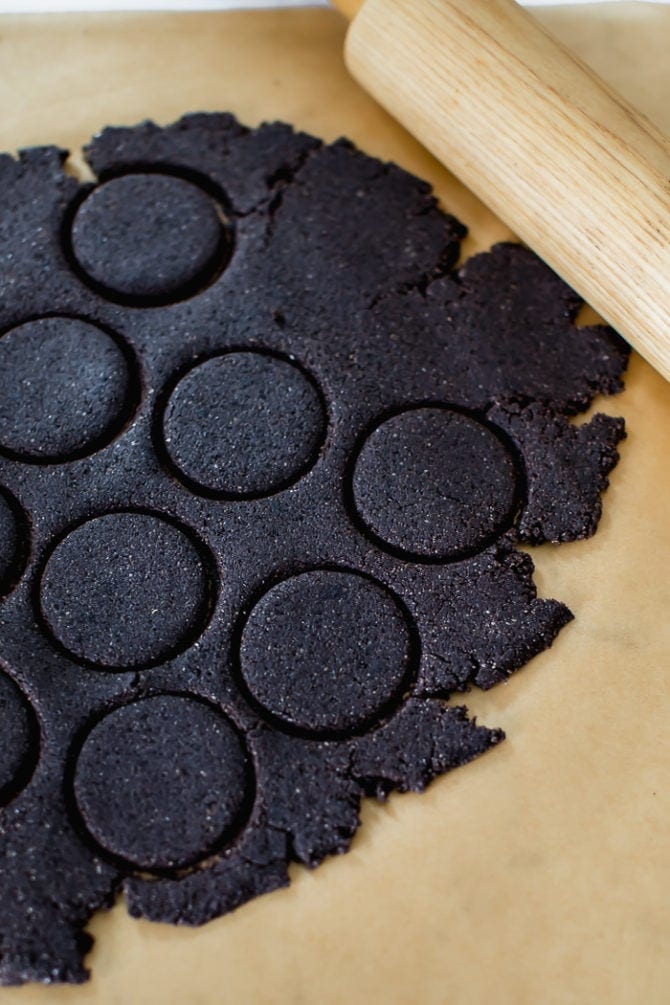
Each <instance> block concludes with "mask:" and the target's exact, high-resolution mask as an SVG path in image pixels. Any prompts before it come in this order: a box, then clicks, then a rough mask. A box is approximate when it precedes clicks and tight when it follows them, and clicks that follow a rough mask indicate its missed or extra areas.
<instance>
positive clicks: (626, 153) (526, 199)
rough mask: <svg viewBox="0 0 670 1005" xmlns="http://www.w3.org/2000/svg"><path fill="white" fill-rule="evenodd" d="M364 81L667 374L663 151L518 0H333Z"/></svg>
mask: <svg viewBox="0 0 670 1005" xmlns="http://www.w3.org/2000/svg"><path fill="white" fill-rule="evenodd" d="M337 6H339V7H340V8H341V9H342V10H343V12H344V13H346V14H348V15H350V16H351V15H352V14H355V12H356V9H357V8H359V7H360V10H359V11H358V13H357V14H356V16H355V18H354V21H353V23H352V26H351V28H350V30H349V33H348V36H347V46H346V57H347V64H348V66H349V68H350V70H351V72H352V73H353V74H354V76H355V77H356V78H357V79H358V80H359V82H360V83H362V84H363V86H364V87H365V88H366V89H367V90H368V91H369V92H370V93H371V94H372V95H373V96H374V97H375V98H376V99H377V100H378V101H379V102H380V104H382V105H384V107H385V108H386V109H387V110H388V111H390V112H391V113H392V114H393V115H394V116H395V117H396V118H397V119H398V120H399V121H400V122H402V124H403V125H405V126H406V127H407V128H408V129H409V130H410V131H411V132H412V133H413V134H414V135H415V136H416V137H417V138H418V139H420V140H421V142H422V143H424V144H425V146H426V147H428V149H429V150H430V151H431V152H432V153H434V154H435V155H436V156H437V157H438V158H439V159H440V160H441V161H442V162H443V163H444V164H445V165H446V166H447V167H449V168H450V169H451V170H452V171H454V173H455V174H457V175H458V176H459V177H460V178H461V179H462V180H463V181H465V182H466V184H467V185H468V186H469V187H470V188H472V190H473V191H474V192H475V193H476V194H477V195H478V196H479V197H480V198H481V199H482V200H483V201H484V202H486V204H487V205H488V206H490V208H491V209H493V210H494V212H495V213H496V214H497V215H498V216H500V217H501V219H503V220H504V221H505V222H506V223H507V224H508V225H509V226H510V227H512V228H513V229H514V230H515V231H516V232H517V233H518V234H519V236H520V237H521V238H522V239H523V240H524V241H525V242H526V243H527V244H529V245H530V247H532V248H533V249H534V250H535V251H536V252H537V253H538V254H539V255H540V256H541V257H542V258H544V259H545V260H546V261H547V262H548V263H549V264H550V265H551V266H552V268H554V269H555V270H556V271H557V272H558V273H559V274H560V275H562V276H563V277H564V278H565V279H566V280H567V281H568V282H569V283H570V284H571V285H572V286H574V287H575V289H577V290H578V291H579V292H580V293H581V294H582V296H583V297H584V298H585V299H586V300H587V301H588V302H589V303H590V304H591V305H592V306H593V307H595V309H596V310H597V311H598V312H599V313H600V314H602V315H603V317H605V318H606V319H607V320H608V321H609V322H610V323H611V324H612V325H613V326H614V327H615V328H616V329H617V330H618V331H620V332H621V334H622V335H623V336H624V337H625V338H626V339H628V340H629V341H630V342H631V343H632V344H633V345H634V346H635V347H636V348H637V349H638V350H639V351H640V352H641V353H642V354H643V355H644V356H645V357H646V358H647V359H648V360H649V362H651V363H652V365H653V366H655V367H656V368H657V369H658V370H659V371H660V372H661V373H662V374H664V376H666V377H668V378H670V143H668V140H667V139H666V138H665V137H664V136H663V135H662V134H661V133H660V132H659V131H658V130H657V129H656V128H655V127H654V126H652V124H651V123H650V122H648V121H647V120H646V119H645V118H644V117H643V116H642V115H641V114H640V113H638V112H636V111H635V110H634V109H633V108H632V107H631V106H630V105H628V104H627V103H626V102H625V101H624V100H623V99H622V98H621V97H620V96H619V95H617V94H616V93H615V92H614V91H613V90H611V89H610V88H609V87H608V86H607V85H606V84H605V83H603V82H602V81H601V80H600V79H599V78H598V77H597V76H596V75H595V74H594V73H593V72H592V71H591V70H590V69H588V67H586V66H585V65H584V64H583V63H581V62H580V61H579V60H578V59H577V58H576V57H575V56H574V55H572V54H570V53H569V52H568V51H567V50H566V49H565V48H564V47H563V46H561V45H560V44H559V43H558V42H556V41H555V40H554V39H553V38H552V37H551V36H550V35H549V34H548V33H547V32H546V31H545V29H544V28H543V27H542V26H541V25H540V24H539V23H538V22H536V21H535V20H534V19H533V18H532V17H530V16H529V15H528V14H527V13H526V12H525V11H523V10H522V9H521V8H520V7H519V6H518V5H517V4H516V3H513V2H512V0H366V2H365V3H364V4H362V6H361V3H360V0H338V3H337Z"/></svg>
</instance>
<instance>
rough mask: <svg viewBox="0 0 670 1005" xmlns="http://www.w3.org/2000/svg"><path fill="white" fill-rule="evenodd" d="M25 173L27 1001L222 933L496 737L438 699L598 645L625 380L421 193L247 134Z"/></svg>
mask: <svg viewBox="0 0 670 1005" xmlns="http://www.w3.org/2000/svg"><path fill="white" fill-rule="evenodd" d="M65 156H66V155H65V153H64V152H63V151H60V150H58V149H56V148H54V147H43V148H36V149H31V150H26V151H23V152H21V154H20V155H19V157H18V158H17V159H15V158H13V157H11V156H3V157H0V181H1V183H2V191H3V196H4V198H3V205H2V209H1V210H0V263H1V267H0V597H2V598H3V599H2V601H1V603H2V608H1V610H0V614H1V617H0V804H1V805H0V888H1V889H2V898H1V902H0V980H1V981H2V982H4V983H8V984H12V983H21V982H23V981H29V980H33V981H45V982H52V981H71V982H80V981H83V980H85V979H86V978H87V976H88V974H87V971H86V969H85V968H84V965H83V957H84V954H85V953H86V952H87V950H88V949H89V947H90V941H91V940H90V937H89V936H88V935H87V934H86V933H85V932H84V927H85V925H86V923H87V921H88V919H89V918H90V916H91V914H92V913H93V912H94V911H95V910H97V909H99V908H101V907H107V906H109V905H110V904H111V903H112V902H113V901H114V899H115V897H116V895H117V894H118V892H119V891H120V890H122V891H123V893H124V895H125V898H126V901H127V904H128V908H129V910H130V912H131V913H132V914H133V915H135V916H142V917H145V918H150V919H155V920H162V921H171V922H176V923H187V924H196V925H197V924H202V923H203V922H205V921H207V920H208V919H210V918H213V917H216V916H217V915H219V914H222V913H224V912H225V911H229V910H232V909H233V908H235V907H237V906H239V905H240V904H242V903H244V901H246V900H249V899H250V898H251V897H254V896H256V895H258V894H261V893H264V892H267V891H269V890H272V889H275V888H276V887H279V886H282V885H285V884H286V883H287V882H288V873H287V867H288V864H289V862H291V861H297V862H302V863H304V864H306V865H308V866H315V865H318V863H319V862H321V861H322V860H323V859H324V858H325V857H326V856H328V855H332V854H335V853H338V852H343V851H345V850H346V849H347V848H348V847H349V844H350V841H351V839H352V837H353V835H354V833H355V831H356V829H357V827H358V823H359V817H358V811H359V805H360V802H361V799H362V798H363V797H364V796H366V795H376V796H378V797H379V798H383V797H385V796H386V794H387V793H389V792H390V791H392V790H394V789H395V790H398V791H407V790H409V789H414V790H420V789H423V788H424V787H425V786H426V785H427V784H428V783H429V782H430V781H431V779H433V778H434V777H435V776H436V775H438V774H441V773H443V772H445V771H448V770H450V769H452V768H455V767H457V766H459V765H462V764H465V763H466V762H467V761H469V760H471V759H472V758H474V757H477V756H478V755H479V754H482V753H483V752H485V751H486V750H487V749H488V748H490V747H491V746H493V745H495V744H497V743H498V742H499V741H500V740H502V738H503V736H502V733H501V731H500V730H497V729H490V728H487V727H484V726H480V725H477V724H475V723H474V722H473V721H471V720H469V719H468V717H467V713H466V710H465V709H464V708H462V707H456V706H454V705H452V704H447V703H446V699H448V698H450V697H453V696H454V695H457V694H458V693H459V692H466V691H467V690H468V689H469V688H471V687H473V686H476V687H481V688H489V687H492V686H494V685H496V684H497V683H499V682H500V681H503V680H505V679H506V678H507V677H508V676H509V675H510V674H511V673H513V672H514V671H515V670H517V669H518V668H519V667H521V666H522V665H523V664H524V663H526V662H527V661H528V660H529V659H531V658H532V657H533V656H534V655H536V654H537V653H539V652H541V651H542V650H543V649H546V648H547V647H548V646H549V645H551V642H552V640H553V639H554V638H555V636H556V634H557V633H558V632H559V631H560V629H561V628H562V626H563V625H565V624H566V622H567V621H568V620H569V619H570V618H571V613H570V612H569V611H568V609H567V608H566V607H565V605H563V604H562V603H560V602H559V601H555V600H542V599H538V598H537V596H536V591H535V587H534V584H533V580H532V575H533V564H532V561H531V559H530V557H529V556H528V555H526V554H525V553H523V552H522V551H520V550H519V549H518V547H517V546H518V544H519V542H530V543H539V542H542V541H570V540H576V539H577V538H580V537H584V536H587V535H589V534H591V533H593V532H594V531H595V529H596V525H597V522H598V517H599V515H600V505H601V504H600V493H601V491H602V490H603V489H604V488H605V486H606V485H607V475H608V473H609V471H610V470H611V469H612V467H613V466H614V464H615V463H616V461H617V451H616V446H617V443H618V441H619V440H620V439H621V438H622V436H623V424H622V422H621V421H620V420H617V419H611V418H608V417H606V416H602V415H600V416H596V417H595V418H593V419H591V420H590V421H588V422H586V423H584V424H582V425H579V426H577V425H574V424H572V423H571V422H570V421H569V420H570V416H571V415H574V414H575V413H576V412H578V411H580V410H582V409H585V408H586V407H587V406H588V405H589V403H590V402H591V401H592V399H593V398H594V396H595V395H596V394H597V393H600V392H604V393H613V392H616V391H618V390H620V388H621V376H622V374H623V371H624V370H625V366H626V361H627V355H628V350H627V348H626V346H625V345H624V344H623V343H622V342H621V341H620V340H619V338H618V337H617V336H616V335H615V334H614V333H613V332H612V331H610V330H609V329H607V328H605V327H591V328H583V327H578V326H577V325H576V324H575V318H576V315H577V311H578V309H579V307H580V301H579V298H578V297H577V296H576V295H575V294H574V293H573V292H572V291H571V290H570V289H568V287H566V286H565V284H564V283H562V282H561V280H560V279H558V277H556V276H555V275H553V274H552V273H551V272H550V271H549V270H548V269H547V268H546V266H544V265H543V264H542V263H541V262H540V261H539V260H538V259H537V258H535V257H534V256H533V255H532V254H531V253H530V252H528V251H527V250H524V249H523V248H521V247H518V246H516V245H512V244H504V245H498V246H497V247H495V248H493V249H491V251H490V252H488V253H486V254H481V255H477V256H475V257H474V258H472V259H470V261H468V262H466V264H465V265H464V266H463V267H462V268H456V262H457V260H458V256H459V251H460V242H461V239H462V238H463V236H464V234H465V229H464V227H463V226H462V224H460V223H459V222H458V221H457V220H455V219H454V218H453V217H451V216H448V215H446V214H445V213H444V212H442V210H440V209H439V208H438V206H437V205H436V203H435V200H434V198H433V196H432V195H431V192H430V189H429V186H428V185H426V184H425V183H424V182H422V181H420V180H419V179H417V178H414V177H412V176H411V175H408V174H407V173H405V172H404V171H402V170H401V169H400V168H398V167H396V166H395V165H392V164H383V163H381V162H380V161H378V160H374V159H372V158H370V157H366V156H365V155H364V154H362V153H361V152H360V151H358V150H356V149H355V148H354V147H353V146H352V145H351V144H350V143H348V142H347V141H345V140H340V141H338V142H337V143H334V144H330V145H325V144H322V143H321V142H320V141H319V140H317V139H315V138H314V137H311V136H307V135H305V134H303V133H297V132H294V131H293V130H292V129H291V128H290V127H289V126H286V125H282V124H272V125H263V126H261V127H260V128H258V129H247V128H245V127H244V126H242V125H240V124H239V123H238V122H237V121H236V120H235V119H234V118H233V117H232V116H230V115H192V116H187V117H186V118H184V119H181V120H180V121H179V122H177V123H175V124H174V125H173V126H169V127H167V128H160V127H158V126H156V125H154V124H153V123H143V124H141V125H139V126H137V127H135V128H123V129H106V130H104V131H103V132H102V133H101V134H100V135H98V136H97V137H96V138H95V139H94V140H92V142H91V144H90V145H89V146H88V148H87V149H86V157H87V159H88V163H89V165H90V167H91V169H92V171H93V173H94V175H95V178H96V181H95V182H94V183H86V184H83V183H80V182H79V181H77V180H76V179H75V178H74V177H73V176H72V175H71V174H69V173H67V172H65V171H64V169H63V162H64V159H65Z"/></svg>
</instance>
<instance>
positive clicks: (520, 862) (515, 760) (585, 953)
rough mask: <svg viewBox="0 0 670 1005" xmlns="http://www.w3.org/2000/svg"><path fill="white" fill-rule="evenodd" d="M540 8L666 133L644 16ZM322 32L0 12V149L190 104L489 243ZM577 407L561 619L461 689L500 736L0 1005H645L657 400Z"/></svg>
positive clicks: (655, 751) (241, 22)
mask: <svg viewBox="0 0 670 1005" xmlns="http://www.w3.org/2000/svg"><path fill="white" fill-rule="evenodd" d="M542 17H543V19H544V20H545V21H547V23H551V24H552V25H553V26H555V27H556V30H557V31H558V32H560V33H561V34H562V35H564V36H565V37H568V38H570V39H571V40H572V42H573V44H574V45H575V46H576V47H577V48H578V49H581V50H582V53H583V54H584V53H586V54H587V55H588V56H589V58H590V59H591V60H592V61H593V62H594V63H596V64H597V65H598V67H599V69H600V71H601V72H604V73H605V75H606V76H608V77H609V79H610V80H612V81H613V82H616V81H617V80H619V81H620V82H621V84H622V86H624V87H627V88H628V89H629V90H631V91H633V97H635V98H636V100H638V102H639V103H641V104H643V105H645V107H646V110H647V111H649V113H650V114H654V115H656V116H657V117H658V116H659V115H660V116H663V115H665V116H666V124H667V122H668V120H667V116H668V113H669V109H670V101H668V92H669V91H670V87H669V84H668V78H669V77H670V67H668V66H667V65H665V64H667V45H665V44H664V42H663V39H664V38H665V39H666V40H667V38H668V32H670V17H669V15H668V11H667V10H664V9H663V8H659V7H655V8H649V7H647V6H646V5H632V4H619V5H616V8H614V7H613V6H612V7H610V5H604V6H601V7H599V8H598V11H597V14H594V13H589V12H586V11H585V10H584V9H583V8H580V9H579V10H576V9H575V10H573V11H567V10H565V9H563V10H562V11H560V12H552V11H543V12H542ZM343 30H344V26H343V24H342V22H341V21H340V19H339V18H338V16H337V15H336V14H334V13H331V12H328V11H323V10H321V11H282V12H272V13H270V12H263V13H251V12H246V13H233V14H231V13H225V14H195V13H194V14H179V15H167V14H165V15H158V14H146V15H90V16H81V15H79V16H58V17H50V18H44V17H38V16H36V17H23V18H21V17H9V16H8V17H4V18H2V19H0V103H1V107H2V108H3V121H2V126H1V127H0V143H1V147H2V149H10V150H11V149H14V148H16V147H19V146H24V145H28V144H32V143H45V142H56V143H59V144H61V145H63V146H67V147H70V148H73V149H76V148H77V147H78V146H79V145H80V144H81V143H82V142H83V141H84V140H85V139H86V138H87V137H88V136H89V135H90V134H91V133H92V132H93V131H95V130H96V129H97V128H99V127H100V126H102V125H103V124H107V123H114V124H121V123H132V122H135V121H138V120H140V119H143V118H145V117H153V118H155V119H156V120H157V121H159V122H169V121H171V120H173V119H175V118H176V117H178V116H179V115H180V114H182V113H183V112H185V111H189V110H196V109H230V110H232V111H234V112H235V113H236V114H237V115H238V116H239V117H240V118H241V119H242V120H243V121H244V122H246V123H249V124H253V123H256V122H258V121H260V120H261V119H272V118H275V117H280V118H284V119H288V120H289V121H292V122H294V123H296V124H297V125H298V126H300V127H301V128H304V129H307V130H311V131H313V132H314V133H316V134H318V135H320V136H322V137H324V138H325V139H326V140H331V139H334V138H335V137H337V136H338V135H340V134H342V133H347V134H348V135H349V136H350V137H352V138H353V139H354V140H355V141H356V142H358V143H359V144H360V145H361V146H362V147H363V148H364V149H365V150H367V151H368V152H370V153H372V154H376V155H378V156H381V157H384V158H392V159H394V160H396V161H397V162H399V163H400V164H402V165H403V166H404V167H406V168H408V169H410V170H412V171H415V172H416V173H418V174H419V175H421V176H423V177H426V178H428V179H430V180H431V181H432V182H433V183H434V185H435V187H436V190H437V192H438V194H439V196H440V198H441V199H442V201H443V203H444V205H445V206H446V207H447V208H448V209H449V210H451V211H453V212H455V213H456V214H457V215H459V216H460V217H461V218H462V219H464V220H465V221H466V222H467V223H468V224H469V225H470V228H471V236H470V238H469V239H468V241H467V243H466V252H467V253H468V254H469V253H471V252H472V251H474V250H477V249H479V248H483V247H486V246H488V245H490V244H491V243H492V242H493V241H495V240H499V239H502V238H505V237H507V236H508V231H507V230H506V228H505V227H504V226H503V225H502V224H501V223H499V222H498V221H496V220H495V219H494V218H493V217H492V216H491V215H490V214H489V213H488V211H487V210H486V209H485V208H484V207H483V206H482V205H481V204H480V203H479V202H478V201H477V200H476V199H475V197H474V196H472V195H471V194H470V193H468V192H467V191H466V190H465V189H464V188H463V187H462V186H461V185H460V184H458V183H457V182H456V181H455V180H454V179H453V178H451V177H450V176H449V175H448V174H447V172H446V171H444V170H443V169H442V168H440V167H439V166H438V165H437V164H436V163H435V161H434V160H433V159H432V158H431V157H430V156H429V155H428V154H426V153H425V151H423V150H422V149H421V148H420V147H419V146H418V145H417V144H416V143H415V142H414V141H413V140H412V139H411V138H410V137H408V136H407V134H406V133H404V132H403V131H402V130H401V129H400V128H399V127H398V126H396V125H395V124H394V123H393V122H392V120H391V119H390V118H389V117H388V116H387V115H385V113H383V112H382V111H380V110H379V108H378V107H376V106H375V105H374V103H373V102H372V101H371V100H370V99H369V98H367V97H366V95H364V94H363V93H362V92H361V91H360V89H359V88H358V87H357V86H356V85H355V84H354V83H353V82H352V81H351V80H350V79H349V78H348V76H347V74H346V71H345V70H344V67H343V65H342V61H341V51H342V39H343ZM622 46H623V47H624V50H625V59H623V58H622V48H621V47H622ZM654 47H656V50H657V53H658V56H659V57H660V58H659V59H658V60H657V61H656V62H655V61H654V58H653V51H654ZM635 53H637V55H638V60H637V63H638V68H637V69H636V70H633V68H632V67H633V65H635ZM664 53H665V54H666V58H665V60H664V59H663V58H662V57H663V54H664ZM641 81H643V82H642V83H640V82H641ZM645 81H646V82H645ZM598 406H599V407H600V408H601V409H602V410H604V411H607V412H610V413H612V414H623V415H625V416H626V420H627V423H628V429H629V437H628V439H627V440H626V441H625V443H624V444H623V446H622V450H621V453H622V461H621V464H620V466H619V467H618V468H617V469H616V470H615V472H614V473H613V476H612V478H611V482H612V484H611V487H610V489H609V490H608V492H607V494H606V497H605V513H604V517H603V520H602V523H601V526H600V529H599V531H598V534H597V536H596V537H595V538H594V539H593V540H591V541H589V542H582V543H576V544H568V545H561V546H560V547H551V546H545V547H542V548H539V549H533V556H534V558H535V561H536V563H537V577H536V578H537V582H538V585H539V588H540V592H541V594H542V595H544V596H555V597H558V598H560V599H561V600H564V601H565V602H567V603H568V604H569V605H570V607H571V608H572V610H573V611H574V612H575V614H576V621H575V622H574V623H572V624H570V625H569V626H568V627H567V628H566V629H565V630H564V631H563V632H562V633H561V635H560V637H559V639H558V641H557V643H556V644H555V646H554V647H553V649H552V650H551V651H550V652H548V653H545V654H543V655H542V656H540V657H538V658H537V659H535V660H533V662H532V663H531V664H530V665H529V666H528V667H526V668H525V669H524V670H522V671H520V672H519V673H517V674H516V675H515V676H514V678H513V679H512V680H511V681H510V682H509V683H508V684H505V685H501V686H499V687H497V688H496V689H494V690H493V691H491V692H489V693H488V694H480V693H477V692H473V693H472V694H471V695H469V696H468V705H469V706H470V708H471V710H472V711H475V712H476V713H477V715H478V716H479V718H480V720H481V721H483V722H485V723H486V724H488V725H500V726H502V727H504V729H505V730H506V731H507V734H508V740H507V742H506V743H504V744H503V745H502V746H501V747H498V748H496V749H495V750H494V751H492V752H491V753H489V754H488V755H487V756H485V757H483V758H481V759H480V760H478V761H476V762H474V763H473V764H472V765H469V766H467V767H466V768H463V769H459V770H458V771H456V772H454V773H453V774H451V775H449V776H446V777H445V778H442V779H439V780H437V781H436V782H435V783H433V785H432V786H431V788H430V789H429V791H428V792H427V793H425V794H424V795H422V796H414V795H404V796H396V797H392V798H391V800H390V802H389V803H388V804H387V805H386V806H383V807H380V806H377V805H376V804H373V803H372V802H367V804H366V805H365V806H364V809H363V826H362V828H361V830H360V831H359V833H358V835H357V837H356V838H355V840H354V844H353V849H352V851H351V852H350V854H348V855H347V856H345V857H344V858H338V859H332V860H330V861H328V862H327V863H325V864H324V865H323V866H322V867H321V868H319V869H318V870H317V871H315V872H313V873H310V872H308V871H307V870H306V869H304V868H301V867H294V868H292V870H291V875H292V880H293V883H292V886H291V887H290V889H288V890H282V891H278V892H276V893H273V894H271V895H269V896H266V897H263V898H260V899H259V900H256V901H254V902H253V903H251V904H248V905H246V906H245V907H243V908H241V909H240V910H238V911H237V912H235V913H234V914H231V915H228V916H227V917H225V918H222V919H220V920H218V921H215V922H212V923H210V924H209V925H207V926H205V927H204V928H202V929H196V930H189V929H176V928H171V927H168V926H163V925H154V924H149V923H147V922H138V921H134V920H132V919H130V918H129V917H128V916H127V915H126V913H125V909H124V907H123V906H122V904H121V903H119V904H118V905H117V907H116V908H114V910H112V911H111V912H108V913H106V914H100V915H98V916H97V917H96V918H95V919H94V920H93V922H92V924H91V926H90V931H91V932H92V934H93V935H94V936H95V939H96V943H95V947H94V949H93V951H92V953H91V955H90V957H89V959H88V962H89V965H90V966H91V969H92V972H93V979H92V981H91V982H90V984H88V985H84V986H81V987H75V988H72V987H55V988H40V987H25V988H22V989H16V990H10V989H5V990H0V1001H2V1003H3V1005H5V1002H6V1003H7V1005H12V1003H21V1005H33V1003H35V1005H36V1003H46V1002H54V1003H62V1005H70V1003H71V1005H79V1003H96V1005H103V1003H104V1005H116V1003H122V1002H123V1003H124V1005H125V1003H142V1005H145V1003H146V1005H153V1003H161V1005H171V1003H175V1005H177V1003H179V1005H197V1003H203V1005H209V1003H217V1005H229V1003H231V1005H232V1003H234V1005H246V1003H253V1005H263V1003H276V1002H282V1003H296V1005H297V1003H308V1005H311V1003H319V1005H328V1003H342V1002H353V1003H359V1002H361V1003H362V1002H366V1003H371V1005H376V1003H379V1005H382V1003H383V1005H392V1003H410V1002H412V1003H413V1002H420V1003H422V1005H433V1003H435V1005H437V1003H440V1005H442V1003H444V1005H446V1003H449V1005H480V1003H482V1002H485V1001H496V1002H499V1003H504V1005H506V1003H510V1005H525V1003H528V1005H538V1003H542V1005H551V1003H572V1002H575V1003H600V1002H607V1003H608V1005H611V1003H615V1005H619V1003H621V1005H623V1003H631V1005H632V1003H635V1005H639V1003H640V1002H645V1003H649V1005H655V1003H662V1002H663V1003H665V1002H667V1001H668V999H669V998H670V961H669V957H668V952H667V946H668V941H669V936H670V919H669V915H668V906H667V900H668V898H667V891H668V889H669V888H670V853H669V849H668V833H669V832H670V800H669V798H668V776H669V769H670V741H669V739H668V728H667V727H668V721H669V719H670V694H669V692H670V688H669V686H668V662H669V659H668V653H669V652H670V631H669V629H668V620H669V619H668V610H670V587H669V585H668V584H669V577H668V571H667V570H668V564H669V560H670V502H669V500H670V464H669V462H668V449H667V445H668V433H669V431H670V385H668V384H666V383H665V382H663V381H662V379H661V378H660V377H658V376H656V375H655V374H654V373H653V372H652V371H651V369H650V368H649V367H648V366H647V365H646V364H645V363H644V362H642V360H640V359H639V358H638V357H633V359H632V362H631V366H630V373H629V379H628V387H627V390H626V392H625V393H624V394H623V395H621V396H619V397H618V398H615V399H612V400H607V401H604V402H602V401H601V402H599V403H598Z"/></svg>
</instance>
